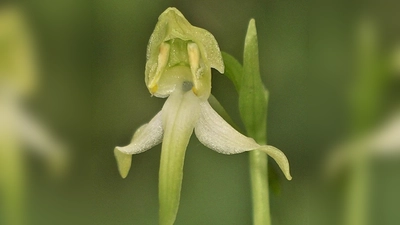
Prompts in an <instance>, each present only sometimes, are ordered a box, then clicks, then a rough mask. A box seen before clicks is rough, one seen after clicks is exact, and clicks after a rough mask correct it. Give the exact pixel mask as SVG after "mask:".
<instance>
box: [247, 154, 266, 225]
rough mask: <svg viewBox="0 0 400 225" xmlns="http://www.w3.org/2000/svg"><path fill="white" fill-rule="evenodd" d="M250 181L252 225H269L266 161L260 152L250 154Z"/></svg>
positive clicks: (264, 155)
mask: <svg viewBox="0 0 400 225" xmlns="http://www.w3.org/2000/svg"><path fill="white" fill-rule="evenodd" d="M249 154H250V179H251V193H252V200H253V224H254V225H270V224H271V216H270V210H269V189H268V159H267V157H266V154H265V153H264V152H261V151H258V150H257V151H251V152H250V153H249Z"/></svg>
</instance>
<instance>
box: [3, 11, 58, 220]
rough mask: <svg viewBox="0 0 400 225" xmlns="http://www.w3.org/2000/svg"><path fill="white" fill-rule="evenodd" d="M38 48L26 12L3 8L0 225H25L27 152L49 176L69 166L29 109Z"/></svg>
mask: <svg viewBox="0 0 400 225" xmlns="http://www.w3.org/2000/svg"><path fill="white" fill-rule="evenodd" d="M34 47H35V45H34V44H33V41H32V38H31V36H30V32H29V27H27V24H26V21H25V18H24V15H23V13H22V11H21V10H20V9H19V8H18V7H16V6H11V5H6V6H2V7H1V8H0V215H1V216H0V224H7V225H20V224H25V222H26V221H25V217H24V201H25V198H26V196H25V193H26V172H25V171H26V169H27V168H26V167H25V163H24V158H23V155H22V150H23V149H33V150H35V153H38V154H39V155H40V156H42V157H44V158H46V160H47V161H48V163H49V165H50V170H51V172H54V173H60V172H61V171H62V170H63V168H64V166H65V153H66V152H65V150H64V149H63V148H64V146H63V145H61V144H60V143H59V142H57V141H55V140H54V139H53V138H52V137H51V134H50V133H48V131H46V129H45V128H44V127H43V126H42V125H41V124H40V123H38V122H37V121H36V120H35V119H34V118H32V116H31V115H30V113H29V112H27V110H26V109H25V107H24V105H23V102H24V101H25V100H26V99H27V98H29V97H30V95H31V94H32V93H33V91H34V89H35V87H36V86H37V75H38V74H37V71H38V70H37V68H36V58H35V50H34Z"/></svg>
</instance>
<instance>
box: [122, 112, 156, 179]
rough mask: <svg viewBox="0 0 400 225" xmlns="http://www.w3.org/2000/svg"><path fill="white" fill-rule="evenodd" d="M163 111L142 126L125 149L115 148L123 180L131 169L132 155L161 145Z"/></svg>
mask: <svg viewBox="0 0 400 225" xmlns="http://www.w3.org/2000/svg"><path fill="white" fill-rule="evenodd" d="M161 119H162V116H161V111H160V112H159V113H157V115H156V116H154V117H153V119H151V121H150V122H149V123H148V124H145V125H143V126H141V127H140V128H139V129H138V130H137V131H136V132H135V134H134V135H133V138H132V141H131V143H130V144H129V145H127V146H125V147H118V146H117V147H115V149H114V155H115V158H116V160H117V164H118V170H119V173H120V175H121V176H122V178H125V177H126V176H127V175H128V172H129V169H130V168H131V162H132V154H139V153H142V152H144V151H147V150H149V149H150V148H152V147H154V146H155V145H158V144H160V143H161V140H162V137H163V128H162V121H161Z"/></svg>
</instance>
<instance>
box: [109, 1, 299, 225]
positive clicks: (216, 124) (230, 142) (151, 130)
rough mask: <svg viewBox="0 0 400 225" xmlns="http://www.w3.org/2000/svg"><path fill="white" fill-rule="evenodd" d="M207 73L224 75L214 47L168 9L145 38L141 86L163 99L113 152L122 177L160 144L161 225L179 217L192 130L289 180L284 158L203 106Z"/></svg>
mask: <svg viewBox="0 0 400 225" xmlns="http://www.w3.org/2000/svg"><path fill="white" fill-rule="evenodd" d="M211 68H215V69H217V70H218V71H220V72H221V73H222V72H223V71H224V65H223V61H222V56H221V53H220V50H219V47H218V44H217V42H216V40H215V38H214V37H213V35H212V34H210V33H209V32H208V31H206V30H204V29H201V28H197V27H194V26H192V25H191V24H190V23H189V22H188V21H187V20H186V19H185V18H184V16H183V15H182V14H181V13H180V12H179V11H178V10H177V9H175V8H168V9H167V10H166V11H165V12H164V13H162V14H161V15H160V17H159V21H158V23H157V25H156V28H155V30H154V32H153V34H152V35H151V37H150V41H149V45H148V49H147V63H146V74H145V77H146V78H145V80H146V85H147V87H148V89H149V91H150V93H151V94H153V95H155V96H157V97H168V98H167V100H166V102H165V104H164V106H163V108H162V109H161V111H160V112H159V113H157V115H156V116H155V117H153V119H152V120H151V121H150V122H149V123H148V124H145V125H143V126H142V127H140V128H139V129H138V130H137V131H136V132H135V134H134V136H133V138H132V141H131V143H130V144H129V145H127V146H125V147H116V148H115V150H114V153H115V156H116V159H117V162H118V166H119V171H120V174H121V176H122V177H124V178H125V177H126V176H127V174H128V171H129V169H130V165H131V155H132V154H138V153H141V152H144V151H147V150H148V149H150V148H152V147H153V146H155V145H157V144H159V143H161V142H162V150H161V162H160V173H159V200H160V224H173V222H174V221H175V217H176V213H177V211H178V205H179V198H180V190H181V184H182V176H183V163H184V156H185V152H186V147H187V145H188V142H189V139H190V136H191V135H192V133H193V130H194V132H195V134H196V136H197V138H198V139H199V141H200V142H201V143H203V144H204V145H205V146H207V147H208V148H210V149H212V150H214V151H217V152H219V153H222V154H228V155H229V154H237V153H242V152H246V151H251V150H256V149H258V150H262V151H264V152H266V153H267V154H268V155H269V156H271V157H272V158H273V159H274V160H275V161H276V162H277V163H278V165H279V166H280V168H281V169H282V171H283V172H284V174H285V176H286V178H287V179H289V180H290V179H291V176H290V172H289V163H288V160H287V158H286V156H285V155H284V154H283V153H282V152H281V151H280V150H278V149H277V148H275V147H272V146H266V145H265V146H261V145H259V144H257V143H256V142H255V141H254V140H253V139H252V138H249V137H246V136H244V135H242V134H241V133H239V132H238V131H236V130H235V129H234V128H232V127H231V126H230V125H229V124H228V123H227V122H226V121H225V120H224V119H223V118H222V117H221V116H220V115H219V114H218V113H217V112H216V111H214V109H213V108H212V107H211V105H210V104H209V102H208V98H209V97H210V92H211Z"/></svg>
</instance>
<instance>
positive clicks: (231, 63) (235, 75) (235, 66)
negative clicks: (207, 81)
mask: <svg viewBox="0 0 400 225" xmlns="http://www.w3.org/2000/svg"><path fill="white" fill-rule="evenodd" d="M221 53H222V59H223V60H224V64H225V73H224V75H225V76H227V77H228V78H229V79H230V80H231V81H232V83H233V85H235V88H236V91H237V92H238V93H239V91H240V88H241V81H242V77H243V67H242V65H241V64H240V63H239V61H237V60H236V59H235V58H234V57H233V56H231V55H229V54H228V53H226V52H221Z"/></svg>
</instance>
